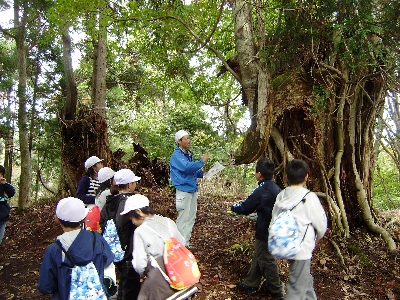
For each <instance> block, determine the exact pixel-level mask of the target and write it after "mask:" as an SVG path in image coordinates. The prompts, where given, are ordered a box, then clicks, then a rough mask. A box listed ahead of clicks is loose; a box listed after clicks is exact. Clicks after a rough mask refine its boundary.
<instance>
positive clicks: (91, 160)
mask: <svg viewBox="0 0 400 300" xmlns="http://www.w3.org/2000/svg"><path fill="white" fill-rule="evenodd" d="M103 160H104V159H100V158H98V157H97V156H91V157H89V158H88V159H87V160H86V161H85V169H89V168H90V167H93V166H94V165H95V164H97V163H98V162H101V161H103Z"/></svg>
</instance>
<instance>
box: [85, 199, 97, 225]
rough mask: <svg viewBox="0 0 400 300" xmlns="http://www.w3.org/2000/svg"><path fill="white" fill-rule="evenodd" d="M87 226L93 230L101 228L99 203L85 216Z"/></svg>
mask: <svg viewBox="0 0 400 300" xmlns="http://www.w3.org/2000/svg"><path fill="white" fill-rule="evenodd" d="M85 228H86V229H87V230H91V231H99V230H100V208H99V207H98V206H97V205H95V206H93V207H91V208H89V211H88V213H87V215H86V218H85Z"/></svg>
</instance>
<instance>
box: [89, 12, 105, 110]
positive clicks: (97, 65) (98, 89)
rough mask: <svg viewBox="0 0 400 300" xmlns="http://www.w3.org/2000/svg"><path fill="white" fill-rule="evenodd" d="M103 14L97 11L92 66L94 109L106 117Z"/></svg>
mask: <svg viewBox="0 0 400 300" xmlns="http://www.w3.org/2000/svg"><path fill="white" fill-rule="evenodd" d="M102 18H103V14H102V12H101V11H100V12H99V24H100V25H99V33H98V40H97V41H96V42H95V43H94V45H95V46H94V51H95V55H94V57H95V60H94V67H93V95H92V99H93V101H94V109H95V110H96V111H97V113H98V114H99V115H100V116H102V117H103V118H105V117H106V91H107V88H106V71H107V31H106V28H105V27H104V26H103V25H101V24H102V23H103V22H102Z"/></svg>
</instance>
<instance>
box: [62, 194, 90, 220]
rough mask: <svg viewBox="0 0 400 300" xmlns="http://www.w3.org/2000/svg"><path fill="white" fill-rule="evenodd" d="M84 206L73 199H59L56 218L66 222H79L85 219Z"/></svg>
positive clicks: (80, 201) (76, 199)
mask: <svg viewBox="0 0 400 300" xmlns="http://www.w3.org/2000/svg"><path fill="white" fill-rule="evenodd" d="M86 214H87V213H86V210H85V204H84V203H83V202H82V200H80V199H78V198H74V197H68V198H64V199H61V200H60V201H59V202H58V204H57V208H56V216H57V218H59V219H60V220H63V221H67V222H80V221H82V220H83V219H84V218H85V217H86Z"/></svg>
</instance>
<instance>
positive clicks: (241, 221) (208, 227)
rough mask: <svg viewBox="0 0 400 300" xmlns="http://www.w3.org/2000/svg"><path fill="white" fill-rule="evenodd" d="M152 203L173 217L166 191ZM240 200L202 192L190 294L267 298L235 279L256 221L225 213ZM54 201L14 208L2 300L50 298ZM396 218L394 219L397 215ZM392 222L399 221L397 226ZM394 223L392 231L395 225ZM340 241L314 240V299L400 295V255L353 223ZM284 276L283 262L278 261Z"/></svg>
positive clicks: (244, 264) (1, 259)
mask: <svg viewBox="0 0 400 300" xmlns="http://www.w3.org/2000/svg"><path fill="white" fill-rule="evenodd" d="M142 193H143V194H145V195H147V196H148V197H149V199H150V200H151V205H152V206H153V208H155V210H156V211H157V212H158V213H160V214H163V215H165V216H168V217H171V218H173V219H174V218H175V210H174V196H173V193H171V192H170V191H169V190H161V189H160V190H157V189H153V190H142ZM237 201H238V199H233V198H230V199H228V198H226V197H218V196H207V195H201V196H200V197H199V206H198V215H197V220H196V224H195V226H194V232H193V237H192V238H193V244H194V245H195V246H196V247H197V250H196V251H194V254H195V256H196V258H197V259H198V262H199V267H200V271H201V273H202V277H201V279H200V282H199V283H198V284H197V286H198V288H199V292H198V293H197V294H196V296H195V298H194V299H199V300H203V299H221V300H228V299H231V300H236V299H254V300H256V299H272V297H270V296H269V295H266V294H265V293H263V292H262V291H259V292H258V293H256V294H255V295H252V296H248V295H246V294H244V293H243V292H241V291H240V290H239V289H238V288H237V287H236V286H237V283H238V282H239V281H240V280H241V279H243V277H244V276H245V275H246V273H247V271H248V269H249V266H250V261H251V256H252V253H253V243H254V240H253V237H254V221H252V220H250V219H248V218H245V217H241V216H232V215H229V214H228V213H226V212H227V210H228V209H229V207H230V206H231V204H232V203H234V202H237ZM56 203H57V201H56V200H52V201H50V200H49V201H46V202H42V203H40V204H35V205H32V206H31V207H30V208H29V209H28V210H27V211H26V212H25V213H24V214H21V215H16V214H13V215H12V216H11V218H10V220H9V222H8V224H7V228H6V234H5V239H4V241H3V243H2V244H1V245H0V265H2V266H3V269H2V270H1V271H0V300H1V299H7V300H11V299H22V300H25V299H50V296H43V295H41V294H40V293H39V291H38V290H37V288H36V285H37V281H38V276H39V267H40V263H41V259H42V257H43V253H44V250H45V249H46V247H47V246H48V245H49V243H51V242H53V241H54V240H55V238H56V236H57V235H59V234H61V228H60V227H59V226H57V225H55V224H54V221H53V215H54V211H55V206H56ZM394 218H397V221H392V222H390V220H395V219H394ZM399 219H400V215H399V211H397V212H393V213H392V214H388V213H387V216H386V220H387V221H386V222H387V223H386V224H387V225H388V223H389V225H388V228H389V229H390V231H391V233H392V234H393V236H394V237H395V240H396V243H397V247H398V248H399V247H400V243H399V242H400V229H399V227H398V224H399ZM396 224H397V227H396V226H395V225H396ZM396 230H397V231H396ZM351 236H352V237H351V238H350V239H349V240H347V241H346V243H344V242H338V241H336V244H337V245H338V249H340V255H339V254H338V251H336V250H335V248H334V247H333V244H332V243H331V242H330V241H329V238H331V237H330V236H329V235H328V236H326V237H325V238H323V239H322V240H321V241H319V242H318V244H317V247H316V249H315V251H314V255H313V260H312V270H311V272H312V275H313V277H314V287H315V290H316V293H317V295H318V298H319V299H322V300H333V299H389V300H395V299H400V262H399V260H400V256H398V255H397V256H396V255H394V254H391V253H389V251H388V249H387V245H386V243H385V242H384V241H383V240H382V239H381V238H380V237H377V236H375V235H373V234H371V233H369V232H367V231H366V230H365V229H357V230H355V231H354V232H352V234H351ZM278 263H279V266H280V275H281V279H282V281H284V282H286V281H287V276H288V263H287V262H286V261H278Z"/></svg>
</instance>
